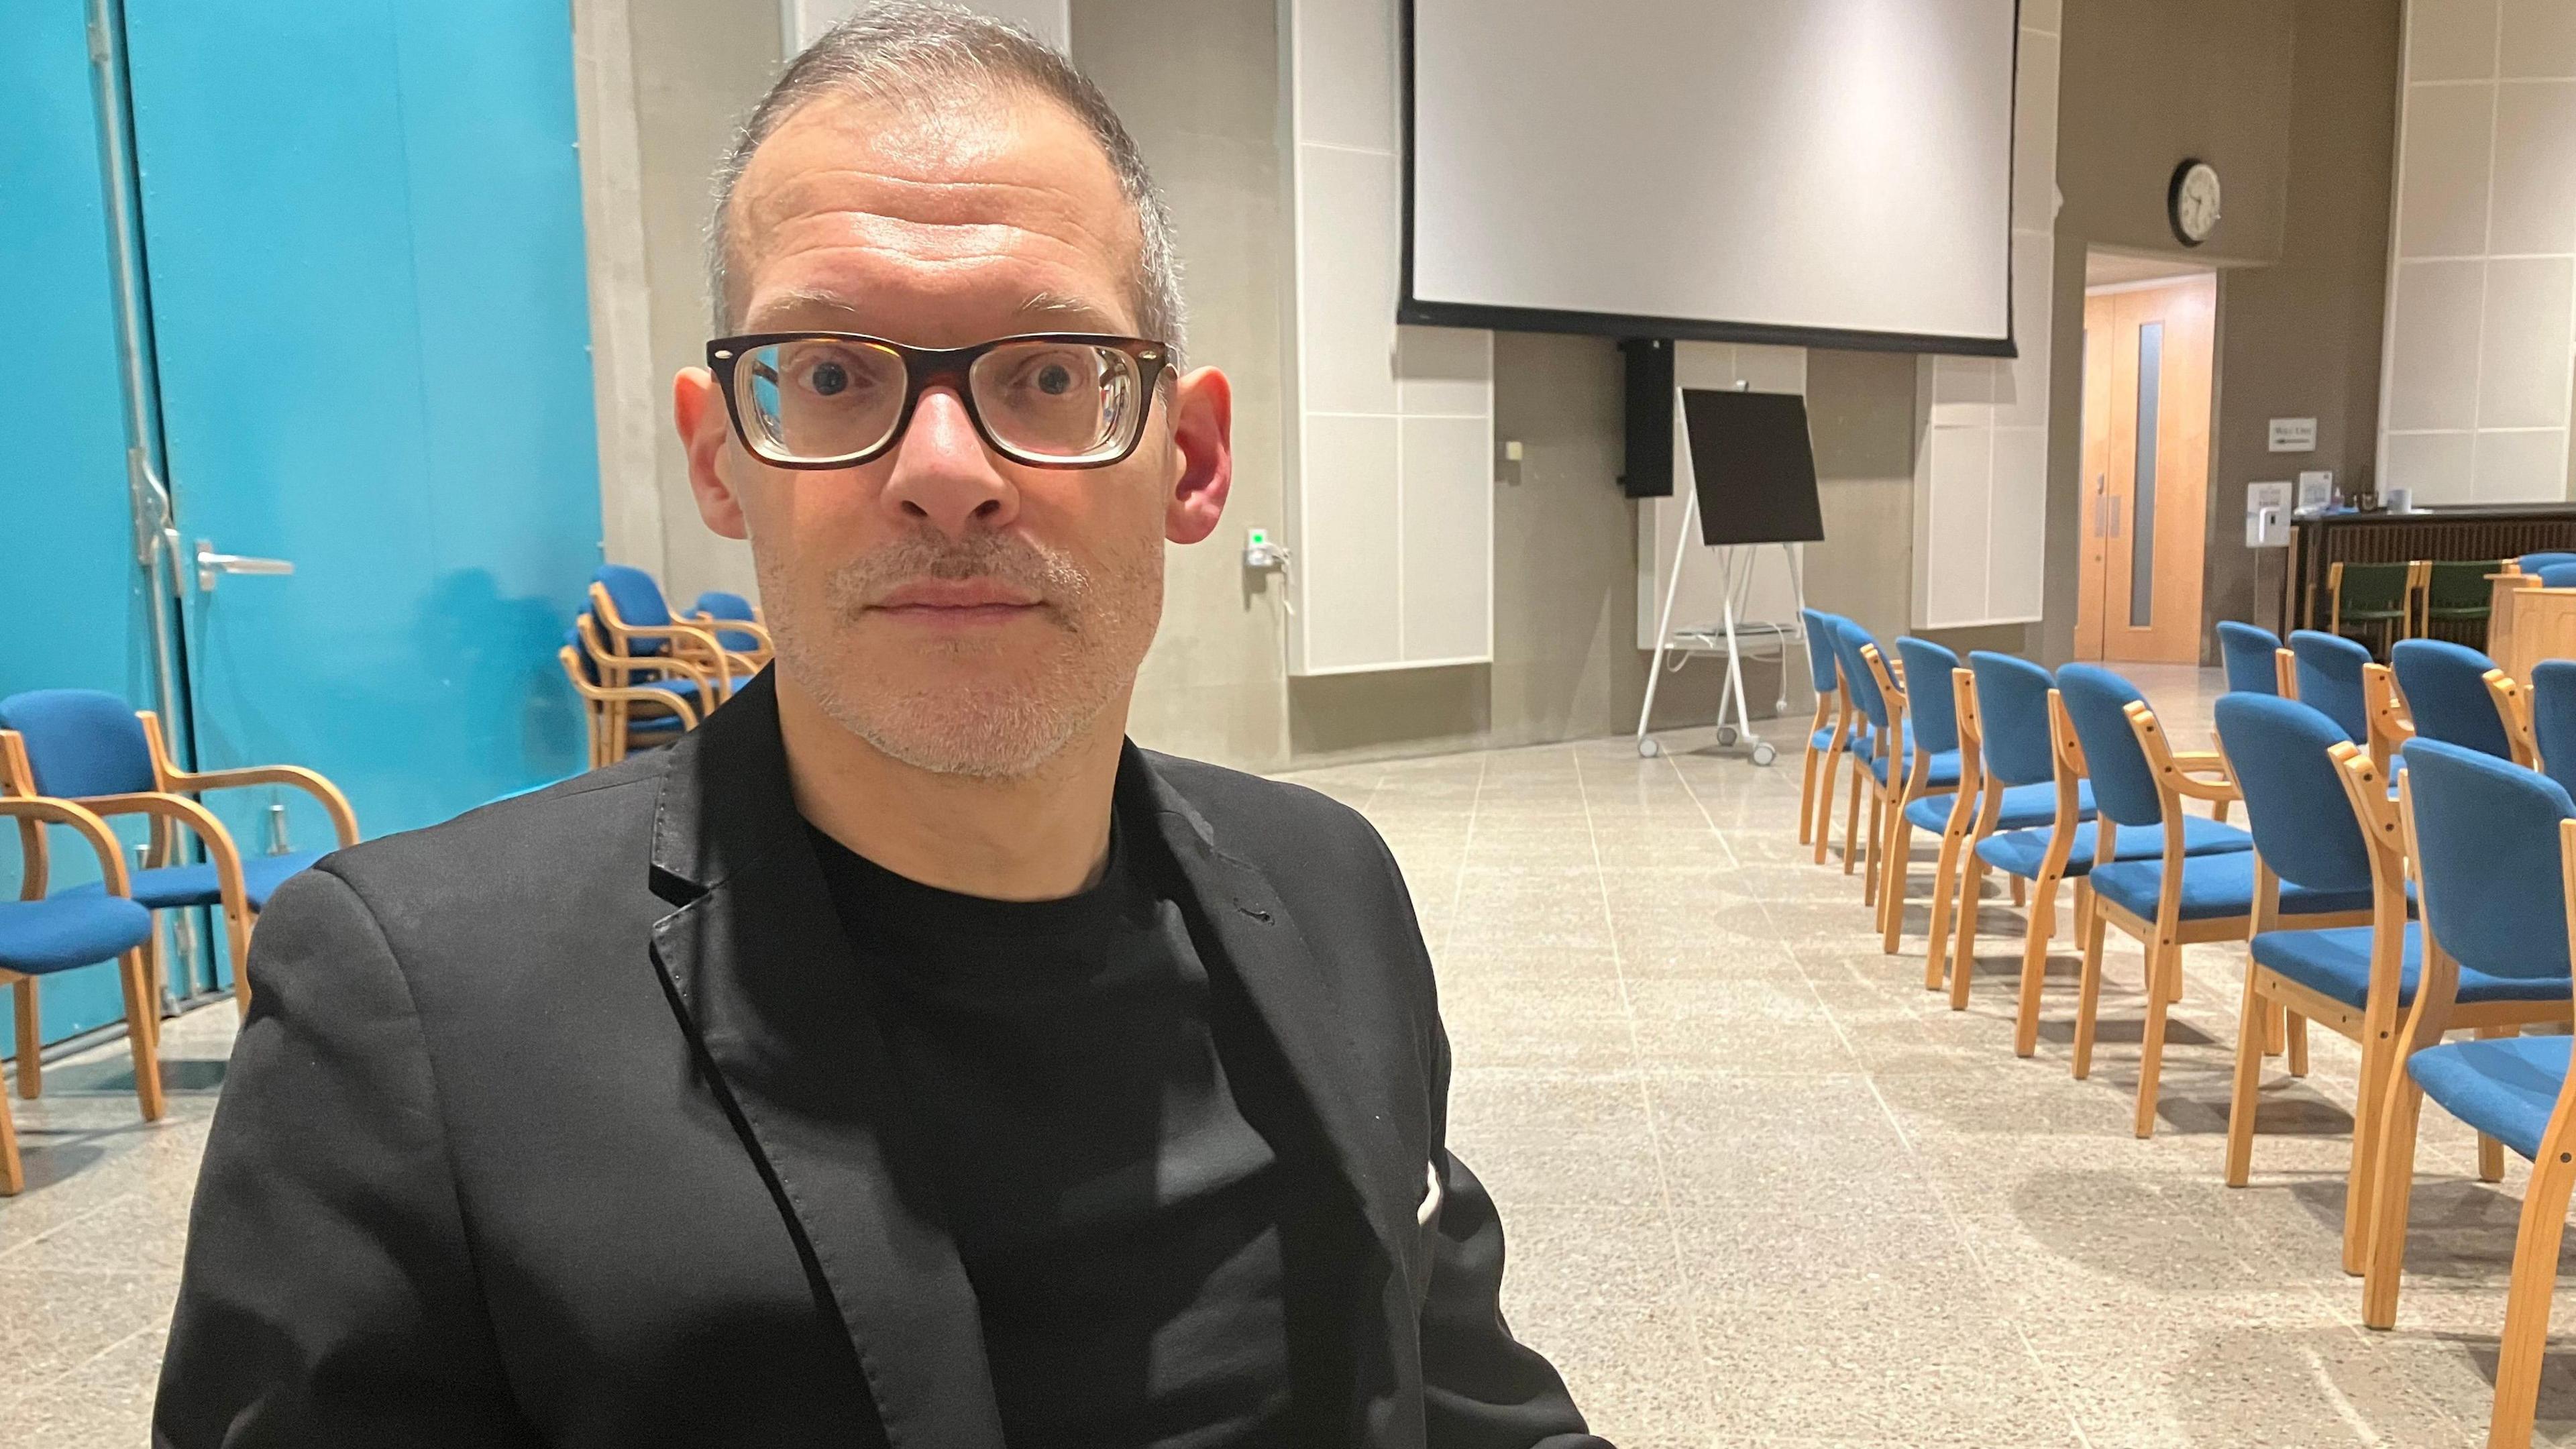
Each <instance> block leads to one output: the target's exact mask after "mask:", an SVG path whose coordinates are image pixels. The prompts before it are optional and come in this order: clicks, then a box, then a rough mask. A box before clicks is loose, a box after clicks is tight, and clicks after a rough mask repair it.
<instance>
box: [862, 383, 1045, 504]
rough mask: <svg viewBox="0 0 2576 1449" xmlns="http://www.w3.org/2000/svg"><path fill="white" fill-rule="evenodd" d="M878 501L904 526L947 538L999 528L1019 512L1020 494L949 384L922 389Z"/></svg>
mask: <svg viewBox="0 0 2576 1449" xmlns="http://www.w3.org/2000/svg"><path fill="white" fill-rule="evenodd" d="M882 497H883V501H884V504H885V506H886V507H888V508H890V509H893V510H895V511H896V512H897V513H899V514H900V515H901V516H902V517H903V519H904V520H905V521H906V522H916V523H917V522H927V523H929V524H930V525H931V526H932V527H933V528H936V529H938V530H939V531H941V532H942V533H946V534H948V535H950V536H951V537H963V536H965V535H966V534H967V533H968V532H970V531H974V530H991V529H996V528H1000V527H1003V526H1004V525H1006V524H1008V523H1009V522H1010V521H1011V520H1012V519H1013V518H1015V517H1017V516H1018V515H1019V511H1020V490H1019V489H1018V488H1016V487H1014V486H1013V485H1012V483H1011V480H1010V479H1008V478H1005V477H1003V476H1002V473H1001V470H1000V469H999V468H997V467H996V466H995V465H994V458H993V454H992V451H991V450H990V449H988V448H986V447H985V446H984V439H983V437H982V435H980V434H978V433H977V432H976V431H975V422H974V420H973V419H972V418H969V417H968V416H967V415H966V403H965V400H964V399H963V398H961V397H959V396H958V395H957V391H956V389H954V388H952V387H947V386H936V387H929V388H925V389H923V390H922V394H921V400H920V401H919V402H918V403H915V404H914V405H913V409H912V421H911V422H910V423H909V424H907V425H906V426H905V428H904V432H903V437H902V439H901V440H899V441H898V442H897V443H896V444H895V449H894V471H893V472H892V473H891V474H889V475H888V476H887V478H886V485H885V492H884V494H883V495H882Z"/></svg>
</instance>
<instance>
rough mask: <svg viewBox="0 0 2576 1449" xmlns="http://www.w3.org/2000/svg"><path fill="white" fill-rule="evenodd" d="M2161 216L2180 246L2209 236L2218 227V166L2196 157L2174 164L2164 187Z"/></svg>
mask: <svg viewBox="0 0 2576 1449" xmlns="http://www.w3.org/2000/svg"><path fill="white" fill-rule="evenodd" d="M2165 219H2166V220H2167V221H2169V222H2171V223H2173V234H2174V237H2175V239H2176V240H2178V241H2180V242H2181V243H2182V244H2183V245H2184V246H2187V247H2196V246H2198V245H2200V244H2201V243H2202V242H2205V241H2207V240H2209V234H2210V233H2211V232H2213V231H2216V230H2217V229H2218V168H2217V167H2215V166H2212V165H2210V164H2209V163H2208V162H2206V161H2202V160H2197V159H2186V160H2185V161H2184V162H2183V163H2182V164H2181V165H2180V166H2177V167H2175V168H2174V174H2173V181H2172V183H2171V184H2170V185H2168V186H2166V187H2165Z"/></svg>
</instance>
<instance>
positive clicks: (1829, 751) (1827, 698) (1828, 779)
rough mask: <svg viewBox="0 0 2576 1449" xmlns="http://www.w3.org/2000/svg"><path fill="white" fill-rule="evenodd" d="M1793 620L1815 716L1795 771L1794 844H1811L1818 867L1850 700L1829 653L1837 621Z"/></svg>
mask: <svg viewBox="0 0 2576 1449" xmlns="http://www.w3.org/2000/svg"><path fill="white" fill-rule="evenodd" d="M1798 621H1799V624H1800V626H1801V629H1802V631H1803V632H1804V633H1805V635H1806V640H1807V678H1808V680H1809V682H1811V683H1812V684H1813V685H1814V686H1815V690H1816V714H1815V718H1813V719H1810V720H1809V721H1807V749H1806V754H1805V757H1804V759H1803V760H1802V762H1801V765H1800V768H1799V772H1798V773H1799V778H1798V843H1799V844H1800V845H1805V844H1807V843H1808V842H1809V841H1811V840H1812V841H1813V842H1815V846H1816V863H1817V864H1819V865H1821V864H1823V863H1824V859H1825V835H1826V831H1827V829H1828V827H1829V826H1830V825H1831V824H1832V822H1833V814H1834V772H1835V770H1836V769H1838V768H1839V767H1840V765H1841V763H1842V756H1843V749H1844V746H1845V745H1847V744H1849V743H1850V741H1851V736H1852V728H1851V697H1850V694H1849V692H1848V691H1846V690H1845V689H1844V688H1843V679H1842V666H1841V665H1840V664H1839V663H1838V662H1837V660H1838V658H1839V656H1838V655H1837V654H1836V652H1835V649H1834V644H1835V640H1836V636H1837V634H1838V626H1839V624H1840V622H1841V620H1840V616H1838V615H1833V614H1827V613H1824V612H1822V611H1821V610H1817V609H1801V610H1799V611H1798Z"/></svg>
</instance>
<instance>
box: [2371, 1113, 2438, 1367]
mask: <svg viewBox="0 0 2576 1449" xmlns="http://www.w3.org/2000/svg"><path fill="white" fill-rule="evenodd" d="M2423 1112H2424V1089H2423V1088H2421V1087H2419V1086H2417V1085H2415V1079H2414V1077H2413V1076H2411V1075H2409V1074H2408V1072H2407V1071H2406V1068H2405V1065H2404V1064H2403V1063H2392V1064H2391V1065H2390V1069H2389V1083H2388V1105H2387V1107H2386V1108H2385V1109H2383V1110H2382V1111H2381V1113H2380V1122H2379V1151H2378V1153H2377V1154H2376V1155H2377V1157H2378V1159H2379V1161H2378V1167H2379V1182H2378V1185H2377V1186H2375V1187H2373V1188H2372V1189H2371V1190H2370V1253H2369V1256H2368V1258H2367V1259H2366V1260H2365V1261H2364V1262H2363V1264H2362V1278H2361V1321H2362V1323H2363V1324H2365V1325H2366V1326H2368V1327H2371V1328H2395V1327H2396V1326H2397V1289H2398V1280H2399V1278H2400V1277H2402V1276H2403V1275H2404V1273H2405V1271H2406V1215H2407V1211H2408V1209H2409V1208H2410V1207H2411V1206H2412V1202H2411V1199H2412V1198H2413V1197H2414V1195H2415V1128H2416V1124H2417V1122H2418V1121H2419V1119H2420V1118H2421V1117H2422V1116H2423Z"/></svg>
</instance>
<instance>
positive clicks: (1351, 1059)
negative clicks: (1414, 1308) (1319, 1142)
mask: <svg viewBox="0 0 2576 1449" xmlns="http://www.w3.org/2000/svg"><path fill="white" fill-rule="evenodd" d="M1126 765H1127V768H1130V769H1134V770H1137V771H1139V772H1141V773H1142V775H1143V776H1144V777H1145V778H1146V779H1147V780H1149V781H1150V782H1151V787H1152V791H1153V802H1154V808H1155V815H1156V818H1157V819H1158V820H1159V821H1160V822H1161V825H1162V836H1163V840H1164V843H1165V844H1166V845H1167V846H1168V847H1169V849H1170V850H1171V853H1172V859H1173V860H1174V861H1175V862H1177V863H1178V865H1179V866H1180V871H1181V875H1182V878H1183V880H1184V881H1186V882H1187V884H1188V885H1189V888H1190V890H1191V893H1192V894H1193V895H1195V896H1196V897H1197V900H1198V905H1199V910H1200V914H1201V917H1202V919H1203V920H1204V921H1205V923H1206V925H1207V927H1208V929H1209V930H1210V931H1211V932H1212V933H1213V934H1214V936H1215V937H1216V941H1217V945H1218V948H1219V950H1220V951H1221V953H1222V954H1223V956H1224V959H1225V962H1226V964H1227V965H1229V966H1231V967H1232V968H1233V970H1234V972H1235V975H1236V976H1237V977H1238V978H1239V979H1240V980H1241V981H1242V983H1243V988H1244V994H1245V995H1247V996H1249V997H1250V998H1251V999H1252V1003H1253V1007H1254V1009H1255V1010H1256V1011H1258V1012H1259V1013H1260V1014H1261V1019H1262V1023H1263V1024H1264V1025H1265V1026H1267V1027H1268V1028H1269V1029H1270V1034H1271V1036H1272V1038H1273V1039H1274V1040H1275V1041H1276V1042H1277V1043H1278V1046H1279V1050H1280V1054H1281V1056H1282V1057H1284V1058H1285V1059H1286V1061H1287V1063H1288V1069H1289V1071H1290V1072H1291V1073H1292V1074H1293V1075H1294V1076H1295V1077H1296V1079H1297V1085H1298V1087H1299V1089H1300V1090H1301V1091H1303V1092H1304V1094H1305V1097H1306V1100H1307V1102H1308V1103H1309V1104H1310V1105H1311V1106H1312V1107H1313V1108H1314V1111H1315V1116H1316V1118H1317V1120H1318V1121H1319V1122H1320V1123H1321V1125H1322V1127H1323V1130H1324V1135H1325V1137H1326V1138H1327V1139H1328V1140H1329V1141H1330V1142H1331V1143H1332V1147H1333V1156H1334V1159H1335V1160H1336V1161H1337V1162H1338V1163H1339V1164H1340V1166H1341V1170H1342V1174H1343V1176H1345V1177H1347V1178H1348V1179H1349V1180H1350V1183H1351V1186H1352V1188H1353V1189H1354V1190H1355V1191H1356V1192H1357V1193H1358V1195H1359V1200H1360V1206H1361V1208H1362V1210H1363V1211H1364V1212H1365V1213H1366V1214H1367V1215H1368V1221H1369V1232H1370V1234H1371V1236H1373V1237H1374V1238H1376V1240H1377V1242H1378V1245H1379V1247H1380V1248H1381V1249H1383V1250H1384V1252H1385V1253H1386V1256H1387V1261H1388V1262H1389V1263H1391V1264H1394V1265H1397V1267H1398V1268H1399V1269H1401V1268H1403V1267H1404V1266H1405V1265H1407V1264H1409V1263H1410V1262H1411V1260H1412V1258H1413V1256H1414V1249H1413V1240H1414V1236H1415V1230H1414V1211H1415V1209H1416V1207H1417V1206H1418V1202H1419V1199H1420V1198H1421V1196H1422V1190H1423V1169H1424V1163H1423V1161H1422V1160H1421V1159H1420V1158H1417V1157H1416V1156H1415V1155H1414V1154H1413V1153H1411V1152H1409V1151H1407V1150H1406V1148H1405V1146H1404V1144H1403V1142H1402V1141H1401V1140H1400V1137H1399V1134H1398V1133H1397V1132H1396V1131H1395V1129H1394V1128H1393V1126H1392V1125H1391V1124H1389V1123H1388V1121H1387V1120H1386V1117H1385V1115H1384V1113H1383V1111H1379V1110H1372V1108H1371V1107H1370V1105H1369V1104H1368V1103H1367V1102H1366V1101H1365V1100H1364V1099H1363V1096H1362V1094H1361V1093H1360V1092H1359V1091H1358V1090H1357V1089H1358V1087H1359V1086H1360V1084H1362V1083H1365V1082H1368V1081H1369V1080H1371V1076H1370V1074H1369V1073H1367V1072H1365V1071H1363V1070H1362V1064H1361V1060H1360V1055H1359V1048H1358V1046H1357V1045H1356V1044H1355V1043H1354V1042H1353V1041H1352V1039H1351V1037H1350V1034H1349V1032H1348V1030H1347V1026H1346V1023H1348V1022H1349V1020H1350V1016H1349V1014H1348V1013H1347V1012H1345V1011H1344V1010H1343V1009H1342V1003H1341V1002H1340V1001H1339V1000H1337V998H1336V996H1335V993H1334V990H1333V982H1332V978H1331V977H1330V976H1329V975H1328V974H1327V973H1326V972H1325V971H1324V970H1323V969H1321V967H1320V966H1319V964H1318V963H1317V961H1316V959H1315V955H1314V952H1313V951H1312V949H1311V948H1310V947H1309V946H1308V945H1307V942H1306V937H1305V934H1304V933H1303V932H1302V931H1300V930H1299V929H1298V926H1297V921H1296V918H1295V917H1294V916H1292V915H1290V914H1289V911H1288V907H1287V906H1286V904H1285V903H1283V902H1282V901H1281V900H1280V898H1279V893H1278V891H1276V890H1275V889H1273V888H1272V886H1271V884H1270V880H1269V878H1268V877H1267V876H1265V875H1263V874H1262V873H1261V871H1260V870H1259V868H1257V867H1255V866H1253V865H1252V864H1251V863H1249V862H1247V861H1245V860H1242V859H1240V858H1239V857H1236V856H1234V855H1230V854H1228V853H1227V852H1226V851H1225V850H1224V849H1222V848H1221V847H1220V846H1219V844H1218V843H1217V841H1216V838H1215V832H1214V831H1213V830H1212V829H1211V828H1210V826H1209V825H1208V822H1207V819H1206V817H1204V816H1202V815H1201V814H1199V812H1198V811H1197V810H1196V809H1195V808H1193V807H1192V806H1191V805H1190V803H1189V802H1188V801H1187V800H1185V799H1183V798H1182V797H1181V795H1180V793H1179V792H1178V791H1176V790H1174V789H1173V788H1172V787H1171V786H1170V784H1169V783H1168V782H1166V781H1165V780H1164V779H1163V778H1162V775H1161V773H1160V772H1159V771H1157V770H1155V769H1154V768H1153V766H1152V764H1151V763H1150V762H1149V761H1147V760H1146V759H1145V758H1144V757H1143V753H1142V752H1141V751H1139V750H1137V749H1136V748H1135V747H1134V746H1133V745H1130V746H1129V747H1128V758H1127V761H1126Z"/></svg>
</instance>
